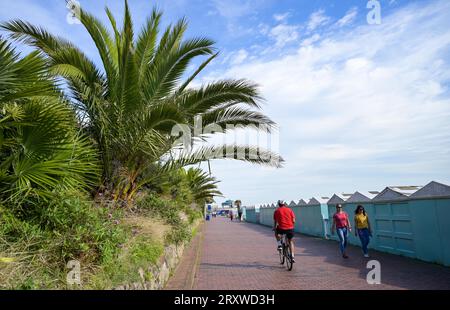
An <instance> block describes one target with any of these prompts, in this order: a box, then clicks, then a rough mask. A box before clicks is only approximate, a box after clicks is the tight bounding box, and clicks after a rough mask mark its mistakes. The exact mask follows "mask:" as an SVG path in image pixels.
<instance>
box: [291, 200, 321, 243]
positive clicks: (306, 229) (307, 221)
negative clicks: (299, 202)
mask: <svg viewBox="0 0 450 310" xmlns="http://www.w3.org/2000/svg"><path fill="white" fill-rule="evenodd" d="M293 210H294V213H295V217H296V219H297V220H296V225H295V229H296V231H298V232H300V233H302V234H306V235H311V236H318V237H324V236H325V227H324V217H323V215H322V214H323V210H322V207H321V206H320V205H307V206H296V207H294V208H293Z"/></svg>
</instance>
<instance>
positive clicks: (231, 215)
mask: <svg viewBox="0 0 450 310" xmlns="http://www.w3.org/2000/svg"><path fill="white" fill-rule="evenodd" d="M229 214H230V220H231V221H232V222H233V210H230V212H229Z"/></svg>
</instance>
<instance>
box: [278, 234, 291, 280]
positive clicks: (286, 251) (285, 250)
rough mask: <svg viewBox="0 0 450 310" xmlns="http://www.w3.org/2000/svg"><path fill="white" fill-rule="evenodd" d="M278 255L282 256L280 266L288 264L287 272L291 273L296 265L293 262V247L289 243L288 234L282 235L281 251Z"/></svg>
mask: <svg viewBox="0 0 450 310" xmlns="http://www.w3.org/2000/svg"><path fill="white" fill-rule="evenodd" d="M278 253H279V255H280V264H281V265H284V263H285V262H286V268H287V270H289V271H291V270H292V267H293V265H294V264H293V262H292V253H291V247H290V246H289V244H288V242H287V238H286V234H281V249H280V250H278Z"/></svg>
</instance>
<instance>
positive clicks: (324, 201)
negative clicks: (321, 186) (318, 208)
mask: <svg viewBox="0 0 450 310" xmlns="http://www.w3.org/2000/svg"><path fill="white" fill-rule="evenodd" d="M328 200H330V197H320V198H316V197H312V198H311V199H310V200H309V202H308V205H320V204H327V202H328Z"/></svg>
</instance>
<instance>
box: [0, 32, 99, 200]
mask: <svg viewBox="0 0 450 310" xmlns="http://www.w3.org/2000/svg"><path fill="white" fill-rule="evenodd" d="M0 68H2V69H0V200H3V201H5V200H8V201H10V202H13V203H16V204H22V203H26V202H27V201H29V200H30V199H31V200H33V199H44V200H49V199H51V198H52V195H53V194H54V193H55V192H57V191H62V190H83V189H86V188H87V186H89V185H93V184H94V183H95V182H96V181H97V178H98V172H99V168H98V166H97V160H96V154H95V151H94V149H93V148H92V147H91V146H90V143H89V141H88V140H86V139H83V138H82V137H81V136H79V135H78V134H77V132H76V120H75V115H74V114H73V111H72V110H71V109H70V108H69V106H68V104H67V103H66V102H64V101H62V100H61V96H60V94H59V93H58V92H57V91H56V90H55V89H54V86H53V81H52V80H50V79H48V78H47V77H46V75H45V61H44V59H43V58H41V57H40V56H39V55H38V54H37V53H32V54H30V55H28V56H26V57H24V58H22V59H19V56H18V54H16V53H15V51H14V49H12V48H11V47H10V46H9V45H7V43H6V41H4V40H2V39H1V38H0Z"/></svg>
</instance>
